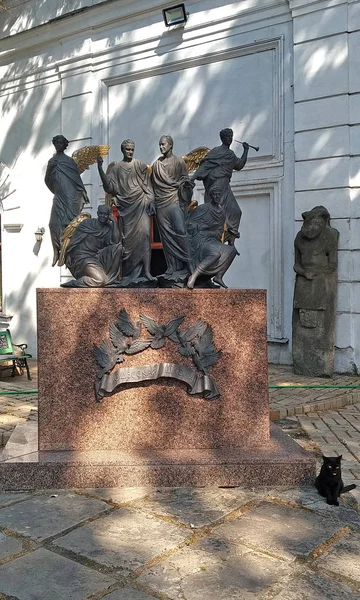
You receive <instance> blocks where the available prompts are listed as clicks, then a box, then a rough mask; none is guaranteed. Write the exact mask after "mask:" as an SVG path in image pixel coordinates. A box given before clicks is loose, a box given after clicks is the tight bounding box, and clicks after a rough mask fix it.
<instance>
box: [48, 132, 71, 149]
mask: <svg viewBox="0 0 360 600" xmlns="http://www.w3.org/2000/svg"><path fill="white" fill-rule="evenodd" d="M51 141H52V143H53V145H54V147H55V150H56V151H59V150H60V151H62V152H63V151H64V150H65V148H67V147H68V145H69V140H67V139H66V137H65V136H64V135H55V136H54V137H53V139H52V140H51Z"/></svg>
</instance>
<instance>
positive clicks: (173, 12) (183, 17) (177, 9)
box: [162, 3, 188, 27]
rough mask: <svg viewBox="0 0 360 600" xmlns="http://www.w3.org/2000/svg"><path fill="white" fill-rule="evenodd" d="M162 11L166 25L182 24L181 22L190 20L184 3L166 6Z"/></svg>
mask: <svg viewBox="0 0 360 600" xmlns="http://www.w3.org/2000/svg"><path fill="white" fill-rule="evenodd" d="M162 12H163V19H164V23H165V25H166V27H171V25H180V24H181V23H186V21H187V20H188V13H187V12H186V9H185V4H184V3H181V4H175V5H174V6H170V7H169V8H164V9H163V11H162Z"/></svg>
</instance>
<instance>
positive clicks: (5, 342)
mask: <svg viewBox="0 0 360 600" xmlns="http://www.w3.org/2000/svg"><path fill="white" fill-rule="evenodd" d="M14 348H19V350H18V351H16V350H14ZM26 348H27V344H14V343H13V341H12V339H11V333H10V330H9V329H5V331H0V369H12V373H11V376H12V377H15V375H16V374H17V372H18V371H20V375H22V374H23V372H24V369H26V373H27V378H28V379H29V380H31V377H30V371H29V365H28V363H27V359H28V358H32V356H31V354H27V353H26V352H25V350H26ZM6 362H8V363H11V364H9V365H4V366H2V365H1V363H6Z"/></svg>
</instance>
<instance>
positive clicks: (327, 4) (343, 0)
mask: <svg viewBox="0 0 360 600" xmlns="http://www.w3.org/2000/svg"><path fill="white" fill-rule="evenodd" d="M342 4H348V0H289V7H290V10H291V13H292V16H293V17H298V16H300V15H306V14H309V13H314V12H317V11H320V10H324V9H327V8H333V7H334V6H341V5H342ZM315 18H316V16H315Z"/></svg>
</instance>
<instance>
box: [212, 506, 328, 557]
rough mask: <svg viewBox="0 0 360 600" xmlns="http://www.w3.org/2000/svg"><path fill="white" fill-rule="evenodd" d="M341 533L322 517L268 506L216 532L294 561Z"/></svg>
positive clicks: (292, 509) (282, 507) (251, 511)
mask: <svg viewBox="0 0 360 600" xmlns="http://www.w3.org/2000/svg"><path fill="white" fill-rule="evenodd" d="M338 529H339V525H338V524H334V523H331V522H330V523H327V522H326V520H325V519H324V518H323V517H322V516H320V515H317V514H314V513H308V512H305V511H303V510H301V509H296V508H288V507H285V506H278V505H274V504H271V503H267V502H264V503H263V504H261V505H260V506H257V507H256V508H253V509H251V510H249V511H247V512H246V513H245V514H244V515H243V516H241V517H239V518H238V519H235V520H234V521H231V522H228V523H225V524H224V525H221V526H220V527H219V528H218V529H217V530H216V531H217V535H223V536H224V537H225V538H226V539H231V537H232V536H236V538H237V539H238V540H239V541H240V542H242V543H244V544H246V545H247V546H251V547H253V548H254V550H257V551H265V552H270V553H271V554H273V555H276V556H281V557H282V558H284V559H287V560H291V561H292V560H295V558H297V557H300V556H302V557H306V556H308V555H309V554H310V553H311V552H313V550H315V548H317V546H319V545H320V544H323V543H324V542H325V541H326V540H328V539H329V538H330V537H331V536H332V535H334V533H335V532H336V531H337V530H338ZM289 532H291V535H289Z"/></svg>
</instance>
